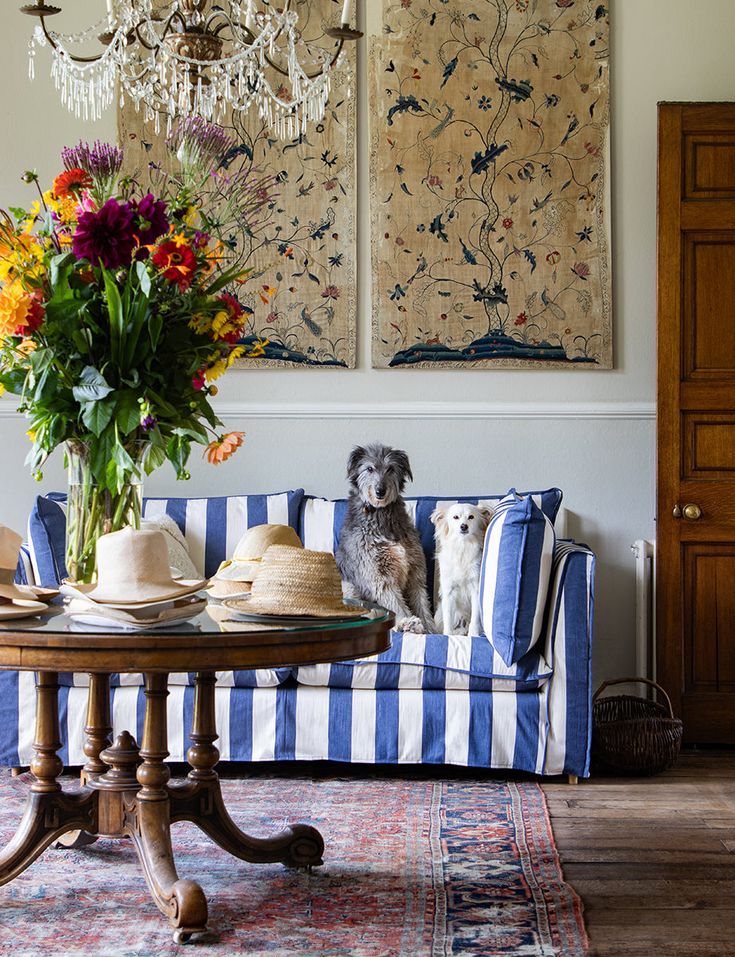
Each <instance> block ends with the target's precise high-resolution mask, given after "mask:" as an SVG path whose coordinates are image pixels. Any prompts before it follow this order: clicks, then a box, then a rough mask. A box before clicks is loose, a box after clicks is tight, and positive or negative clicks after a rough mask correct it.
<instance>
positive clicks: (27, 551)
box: [15, 542, 36, 585]
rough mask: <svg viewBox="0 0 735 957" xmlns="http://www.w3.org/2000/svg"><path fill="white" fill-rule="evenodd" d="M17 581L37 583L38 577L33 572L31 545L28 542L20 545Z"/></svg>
mask: <svg viewBox="0 0 735 957" xmlns="http://www.w3.org/2000/svg"><path fill="white" fill-rule="evenodd" d="M15 583H16V584H17V585H35V584H36V578H35V576H34V574H33V564H32V562H31V547H30V545H29V544H28V542H23V544H22V545H21V546H20V554H19V555H18V565H17V567H16V569H15Z"/></svg>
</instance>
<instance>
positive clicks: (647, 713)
mask: <svg viewBox="0 0 735 957" xmlns="http://www.w3.org/2000/svg"><path fill="white" fill-rule="evenodd" d="M639 681H640V682H642V683H643V684H647V685H650V686H651V687H652V688H655V689H656V691H657V692H658V693H659V694H660V695H663V697H664V698H665V699H666V706H664V705H663V704H661V703H659V702H657V701H649V700H647V699H646V698H639V697H636V696H635V695H627V694H626V695H612V696H610V697H607V698H601V697H600V695H601V694H602V692H603V691H604V690H605V688H608V687H610V686H611V685H620V684H628V683H633V682H639ZM682 732H683V725H682V723H681V721H680V720H679V719H678V718H675V717H674V712H673V709H672V707H671V700H670V698H669V696H668V695H667V694H666V692H665V691H664V689H663V688H662V687H661V686H660V685H657V684H656V682H655V681H649V680H648V678H619V679H618V680H617V681H604V682H603V683H602V684H601V685H600V687H599V688H598V689H597V691H596V692H595V694H594V697H593V698H592V760H593V762H594V763H595V764H597V765H600V766H601V767H603V768H604V769H605V770H608V771H612V772H614V773H615V774H657V773H658V772H659V771H665V770H666V768H670V767H671V765H672V764H674V762H675V761H676V759H677V757H678V755H679V749H680V748H681V738H682Z"/></svg>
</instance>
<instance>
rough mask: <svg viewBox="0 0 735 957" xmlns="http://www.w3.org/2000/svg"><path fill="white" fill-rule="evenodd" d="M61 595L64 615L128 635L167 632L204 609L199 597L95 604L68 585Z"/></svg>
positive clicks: (65, 584)
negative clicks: (143, 632)
mask: <svg viewBox="0 0 735 957" xmlns="http://www.w3.org/2000/svg"><path fill="white" fill-rule="evenodd" d="M61 594H62V595H64V596H65V597H66V599H67V602H66V605H65V606H64V612H65V613H66V614H67V615H70V616H71V617H72V618H75V619H77V620H78V621H84V622H85V623H86V624H88V625H98V626H100V627H103V628H122V629H125V630H128V631H150V630H151V629H152V628H167V627H170V626H171V625H176V624H180V623H181V622H183V621H188V620H189V619H191V618H195V617H196V616H197V615H199V614H200V613H201V612H202V611H204V609H205V608H206V607H207V599H206V598H204V597H202V596H200V595H185V596H184V597H183V598H176V599H173V600H171V601H156V602H138V603H130V602H119V603H117V602H104V603H103V602H97V601H94V600H93V599H92V598H90V597H89V596H88V595H85V594H84V593H83V592H80V591H78V590H77V589H76V588H75V587H74V585H73V584H72V583H70V582H64V583H63V584H62V586H61Z"/></svg>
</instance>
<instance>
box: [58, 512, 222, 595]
mask: <svg viewBox="0 0 735 957" xmlns="http://www.w3.org/2000/svg"><path fill="white" fill-rule="evenodd" d="M207 583H208V579H201V580H196V581H194V580H191V579H178V580H176V581H175V580H174V579H173V578H172V576H171V568H170V566H169V563H168V549H167V547H166V538H165V536H164V534H163V532H161V531H159V530H158V529H153V528H141V529H135V528H123V529H122V530H121V531H119V532H110V533H109V534H108V535H101V536H100V537H99V539H98V540H97V581H96V582H94V583H92V584H90V585H80V584H77V583H76V582H67V583H65V584H64V586H63V588H62V591H63V592H64V593H65V594H71V595H75V596H81V597H83V598H86V599H87V600H88V601H94V602H97V603H98V604H109V605H113V606H114V605H124V606H130V607H136V606H143V605H150V604H155V603H157V602H162V601H173V600H174V599H175V598H183V597H184V596H185V595H192V594H193V593H194V592H197V591H199V590H200V589H201V588H203V587H204V586H205V585H206V584H207Z"/></svg>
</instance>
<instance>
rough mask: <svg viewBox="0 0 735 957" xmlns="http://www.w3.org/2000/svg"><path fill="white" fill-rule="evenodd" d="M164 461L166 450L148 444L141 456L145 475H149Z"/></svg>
mask: <svg viewBox="0 0 735 957" xmlns="http://www.w3.org/2000/svg"><path fill="white" fill-rule="evenodd" d="M165 461H166V452H165V450H164V449H163V448H161V446H159V445H152V444H150V443H149V444H148V446H147V447H146V450H145V455H144V457H143V468H144V469H145V474H146V475H151V474H152V473H153V472H155V470H156V469H157V468H160V467H161V466H162V465H163V463H164V462H165Z"/></svg>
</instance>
